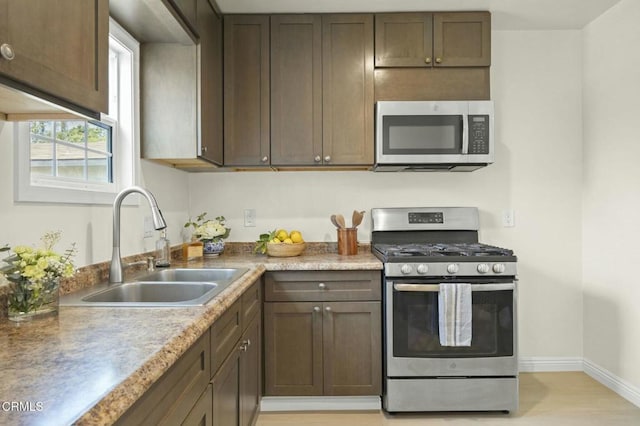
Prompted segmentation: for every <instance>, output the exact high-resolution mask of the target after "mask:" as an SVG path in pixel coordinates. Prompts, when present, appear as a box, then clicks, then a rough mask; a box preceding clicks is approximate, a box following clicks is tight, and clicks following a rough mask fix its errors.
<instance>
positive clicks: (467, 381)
mask: <svg viewBox="0 0 640 426" xmlns="http://www.w3.org/2000/svg"><path fill="white" fill-rule="evenodd" d="M371 215H372V222H373V230H372V251H373V253H374V254H375V255H376V256H377V257H378V258H380V259H381V260H382V261H383V262H384V272H383V274H384V276H383V278H384V279H383V283H384V292H383V294H384V320H383V321H384V341H385V350H384V357H385V360H384V381H383V383H384V390H383V406H384V408H385V410H387V411H388V412H407V411H409V412H420V411H493V410H499V411H513V410H516V409H517V407H518V356H517V332H516V330H517V315H516V313H517V309H516V292H517V285H516V284H517V278H516V261H517V259H516V256H515V255H514V254H513V251H511V250H508V249H504V248H500V247H495V246H490V245H486V244H481V243H479V242H478V229H479V215H478V210H477V209H476V208H469V207H449V208H432V207H429V208H425V207H422V208H384V209H383V208H380V209H372V212H371ZM454 284H455V286H453V285H454ZM454 287H460V288H462V289H463V290H465V291H467V294H468V295H469V297H468V298H467V299H466V304H467V305H466V306H464V305H460V306H462V307H460V306H458V305H456V309H458V308H459V310H460V311H464V309H466V311H467V313H468V314H469V316H470V324H469V326H468V328H467V330H466V331H467V333H470V337H471V338H470V342H468V341H467V342H466V343H465V344H462V345H461V344H458V343H457V342H456V343H454V344H452V343H451V342H449V341H446V340H445V341H444V343H443V340H442V339H441V333H440V330H441V327H442V321H443V318H442V311H445V310H446V309H450V308H449V307H448V306H445V305H442V303H444V302H443V300H446V299H444V298H443V297H442V293H443V292H444V293H447V292H449V291H450V290H452V289H453V288H454ZM460 313H461V312H456V314H458V315H459V314H460Z"/></svg>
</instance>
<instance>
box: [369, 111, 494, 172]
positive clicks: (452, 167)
mask: <svg viewBox="0 0 640 426" xmlns="http://www.w3.org/2000/svg"><path fill="white" fill-rule="evenodd" d="M494 139H495V138H494V132H493V102H492V101H379V102H377V103H376V160H375V165H374V170H376V171H438V170H443V171H472V170H476V169H478V168H480V167H484V166H487V165H488V164H491V163H493V157H494Z"/></svg>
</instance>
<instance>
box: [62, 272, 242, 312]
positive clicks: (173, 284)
mask: <svg viewBox="0 0 640 426" xmlns="http://www.w3.org/2000/svg"><path fill="white" fill-rule="evenodd" d="M247 271H248V269H246V268H215V269H164V270H160V271H156V272H152V273H149V274H146V275H143V276H140V277H138V278H136V279H135V280H134V281H130V282H125V283H122V284H101V285H99V286H96V287H92V288H88V289H85V290H80V291H77V292H74V293H70V294H67V295H64V296H62V297H60V305H62V306H110V307H114V306H120V307H160V306H198V305H204V304H205V303H207V302H208V301H209V300H211V299H213V298H214V297H215V296H216V295H218V294H219V293H220V292H222V290H224V289H225V288H227V287H228V286H229V285H230V284H231V283H233V282H234V281H235V280H237V279H238V278H240V277H241V276H242V275H243V274H244V273H245V272H247Z"/></svg>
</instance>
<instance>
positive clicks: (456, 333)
mask: <svg viewBox="0 0 640 426" xmlns="http://www.w3.org/2000/svg"><path fill="white" fill-rule="evenodd" d="M438 313H439V314H438V322H439V332H440V345H441V346H471V284H462V283H459V284H450V283H448V284H444V283H443V284H440V286H439V292H438Z"/></svg>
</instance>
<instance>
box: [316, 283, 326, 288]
mask: <svg viewBox="0 0 640 426" xmlns="http://www.w3.org/2000/svg"><path fill="white" fill-rule="evenodd" d="M318 287H319V288H321V289H323V290H324V289H325V288H327V285H326V284H325V283H319V284H318Z"/></svg>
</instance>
